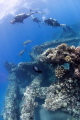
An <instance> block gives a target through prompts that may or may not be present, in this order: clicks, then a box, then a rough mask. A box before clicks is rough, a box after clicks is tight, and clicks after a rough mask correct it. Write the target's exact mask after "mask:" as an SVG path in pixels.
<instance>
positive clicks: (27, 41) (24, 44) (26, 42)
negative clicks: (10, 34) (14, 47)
mask: <svg viewBox="0 0 80 120" xmlns="http://www.w3.org/2000/svg"><path fill="white" fill-rule="evenodd" d="M30 42H32V40H26V41H25V42H24V43H23V44H22V45H23V46H26V45H27V44H28V43H30Z"/></svg>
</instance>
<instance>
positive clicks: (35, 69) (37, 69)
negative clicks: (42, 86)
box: [33, 66, 42, 73]
mask: <svg viewBox="0 0 80 120" xmlns="http://www.w3.org/2000/svg"><path fill="white" fill-rule="evenodd" d="M33 70H34V71H35V72H37V73H42V71H41V70H40V69H39V68H38V67H37V66H33Z"/></svg>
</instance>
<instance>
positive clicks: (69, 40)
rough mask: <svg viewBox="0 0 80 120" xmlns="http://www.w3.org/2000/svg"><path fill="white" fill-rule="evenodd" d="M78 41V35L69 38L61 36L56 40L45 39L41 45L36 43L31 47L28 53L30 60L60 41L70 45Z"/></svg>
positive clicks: (79, 38)
mask: <svg viewBox="0 0 80 120" xmlns="http://www.w3.org/2000/svg"><path fill="white" fill-rule="evenodd" d="M79 41H80V37H71V38H62V39H59V38H58V39H56V40H52V41H47V42H45V43H43V44H41V45H36V46H35V47H33V48H32V51H31V52H30V54H29V55H30V57H31V59H32V60H36V59H37V57H38V56H39V55H40V54H42V53H43V52H44V51H45V50H46V49H48V48H50V47H53V48H54V47H56V46H57V45H60V44H62V43H66V44H70V45H73V44H76V45H77V46H78V45H79Z"/></svg>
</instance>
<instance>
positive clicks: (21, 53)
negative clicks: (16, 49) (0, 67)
mask: <svg viewBox="0 0 80 120" xmlns="http://www.w3.org/2000/svg"><path fill="white" fill-rule="evenodd" d="M25 51H26V49H24V50H22V51H21V52H20V53H19V54H18V55H20V56H22V55H23V53H24V52H25Z"/></svg>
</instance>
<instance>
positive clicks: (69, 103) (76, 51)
mask: <svg viewBox="0 0 80 120" xmlns="http://www.w3.org/2000/svg"><path fill="white" fill-rule="evenodd" d="M76 39H77V40H76V41H78V42H79V40H80V39H79V38H76ZM71 40H72V39H71ZM73 41H74V39H73ZM64 42H65V41H64ZM53 43H54V42H53ZM58 43H59V41H58ZM58 43H55V44H56V45H57V44H58ZM60 43H61V42H60ZM53 45H54V44H52V45H51V43H50V46H49V44H47V45H46V44H44V45H43V47H42V45H41V46H40V48H41V47H42V48H43V49H44V50H43V51H42V52H41V53H39V54H37V59H34V56H35V55H34V54H31V55H32V56H33V61H32V62H21V63H19V64H18V65H14V64H11V63H10V64H9V63H7V65H6V66H5V67H6V69H7V70H8V71H9V76H8V80H9V85H8V88H7V92H6V95H5V103H4V109H3V119H4V120H34V119H35V120H36V117H35V116H36V115H35V109H36V108H37V107H38V106H42V107H44V108H45V109H47V110H48V111H57V110H58V109H59V110H61V111H63V112H65V113H68V114H70V115H71V117H73V118H74V119H75V120H78V119H80V46H78V47H76V46H73V45H68V44H66V43H62V44H60V45H58V46H56V47H53V48H52V46H53ZM54 46H55V45H54ZM47 47H48V48H47ZM49 47H50V48H49ZM35 48H37V47H35ZM38 48H39V47H38ZM45 48H46V49H45ZM32 50H33V49H32ZM36 50H37V49H36ZM38 51H39V49H38ZM38 51H37V52H38ZM32 53H35V49H34V51H33V52H32ZM8 65H9V67H8ZM33 66H37V67H39V68H40V69H41V70H42V73H41V74H39V73H36V72H35V71H34V70H33Z"/></svg>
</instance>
